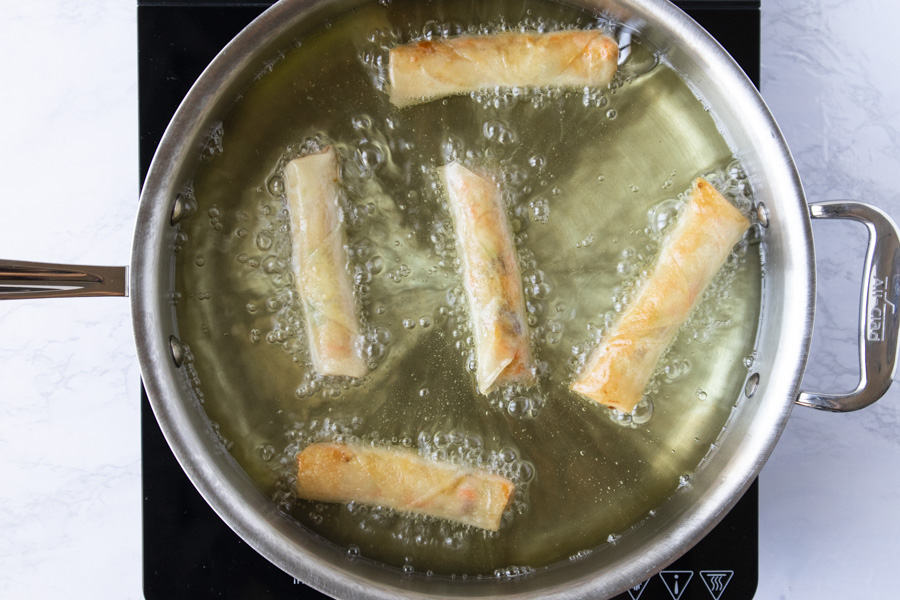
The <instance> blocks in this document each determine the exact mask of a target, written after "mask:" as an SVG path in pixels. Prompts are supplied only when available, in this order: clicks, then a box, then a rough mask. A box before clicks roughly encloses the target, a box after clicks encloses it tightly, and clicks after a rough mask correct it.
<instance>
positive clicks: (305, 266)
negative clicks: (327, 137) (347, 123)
mask: <svg viewBox="0 0 900 600" xmlns="http://www.w3.org/2000/svg"><path fill="white" fill-rule="evenodd" d="M284 179H285V193H286V196H287V205H288V211H289V213H290V220H291V230H292V234H293V235H292V248H291V249H292V267H293V272H294V281H295V285H296V286H297V292H298V294H299V296H300V300H301V302H302V304H303V312H304V318H305V321H306V335H307V338H308V340H309V353H310V356H311V358H312V362H313V367H314V368H315V370H316V372H317V373H319V374H320V375H345V376H349V377H362V376H364V375H365V374H366V373H367V372H368V365H367V364H366V361H365V360H364V359H363V356H362V346H363V344H362V342H363V340H362V336H361V334H360V326H359V315H358V314H357V306H356V299H355V297H354V295H353V284H352V282H351V280H350V274H349V272H348V270H347V251H346V249H345V246H346V233H345V232H344V227H343V225H342V223H341V208H340V204H339V197H340V186H339V185H338V156H337V153H336V152H335V151H334V148H333V147H331V146H329V147H327V148H326V149H325V150H324V151H323V152H321V153H319V154H310V155H306V156H302V157H300V158H297V159H294V160H292V161H291V162H289V163H288V164H287V166H285V168H284Z"/></svg>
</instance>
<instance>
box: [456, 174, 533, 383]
mask: <svg viewBox="0 0 900 600" xmlns="http://www.w3.org/2000/svg"><path fill="white" fill-rule="evenodd" d="M439 171H440V176H441V179H442V180H443V183H444V190H445V191H446V194H447V200H448V204H449V206H450V212H451V214H452V216H453V221H454V224H455V226H456V246H457V248H458V251H459V256H460V260H461V262H462V269H463V287H464V288H465V291H466V297H467V300H468V303H469V313H470V315H471V319H472V329H473V333H474V338H475V356H476V360H477V363H478V364H477V369H476V381H477V384H478V389H479V391H480V392H481V393H482V394H487V393H489V392H490V391H491V390H492V389H493V388H494V387H495V386H497V385H503V384H508V383H524V384H529V383H531V382H532V381H533V380H534V368H533V365H532V359H531V348H530V346H529V341H528V324H527V322H526V321H525V296H524V293H523V291H522V277H521V275H520V274H519V265H518V262H517V260H516V249H515V246H514V244H513V240H512V232H511V230H510V227H509V223H508V222H507V218H506V207H505V206H504V205H503V199H502V198H501V197H500V192H499V190H498V189H497V187H496V186H495V185H494V184H493V182H491V181H490V180H489V179H486V178H484V177H481V176H480V175H477V174H475V173H473V172H472V171H470V170H469V169H467V168H466V167H464V166H462V165H460V164H459V163H451V164H449V165H446V166H444V167H441V168H440V169H439Z"/></svg>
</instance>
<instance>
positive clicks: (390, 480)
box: [297, 443, 514, 531]
mask: <svg viewBox="0 0 900 600" xmlns="http://www.w3.org/2000/svg"><path fill="white" fill-rule="evenodd" d="M513 490H514V486H513V484H512V482H511V481H509V480H508V479H505V478H503V477H501V476H499V475H494V474H491V473H486V472H483V471H477V470H475V469H470V468H465V467H461V466H457V465H450V464H442V463H436V462H432V461H430V460H427V459H425V458H423V457H421V456H419V455H418V454H415V453H414V452H412V451H409V450H405V449H387V448H375V447H371V446H362V445H351V444H339V443H317V444H310V445H309V446H307V447H306V448H305V449H304V450H303V451H302V452H300V454H298V455H297V495H298V496H299V497H300V498H304V499H307V500H317V501H321V502H351V501H353V502H359V503H361V504H368V505H375V506H384V507H387V508H392V509H394V510H396V511H400V512H412V513H418V514H423V515H430V516H432V517H436V518H439V519H446V520H449V521H456V522H458V523H463V524H465V525H471V526H473V527H480V528H482V529H488V530H490V531H497V530H499V529H500V517H501V516H502V514H503V511H504V509H505V508H506V505H507V503H508V502H509V498H510V496H511V495H512V493H513Z"/></svg>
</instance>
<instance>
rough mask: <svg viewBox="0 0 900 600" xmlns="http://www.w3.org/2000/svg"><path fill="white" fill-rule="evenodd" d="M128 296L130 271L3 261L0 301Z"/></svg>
mask: <svg viewBox="0 0 900 600" xmlns="http://www.w3.org/2000/svg"><path fill="white" fill-rule="evenodd" d="M127 295H128V268H127V267H87V266H81V265H59V264H55V263H39V262H25V261H18V260H2V259H0V300H14V299H19V300H26V299H33V298H68V297H73V296H127Z"/></svg>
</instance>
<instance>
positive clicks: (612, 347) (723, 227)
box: [571, 178, 750, 413]
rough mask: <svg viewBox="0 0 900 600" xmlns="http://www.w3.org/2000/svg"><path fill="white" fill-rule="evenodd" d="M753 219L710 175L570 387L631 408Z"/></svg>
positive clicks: (621, 407) (626, 409) (608, 403)
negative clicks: (628, 303)
mask: <svg viewBox="0 0 900 600" xmlns="http://www.w3.org/2000/svg"><path fill="white" fill-rule="evenodd" d="M749 227H750V222H749V221H748V220H747V218H746V217H744V215H742V214H741V212H740V211H739V210H738V209H737V208H736V207H735V206H733V205H732V204H731V203H730V202H728V200H726V199H725V198H724V197H723V196H722V194H720V193H719V192H718V191H717V190H716V189H715V188H714V187H713V186H712V185H711V184H710V183H709V182H707V181H706V180H705V179H702V178H698V179H696V180H695V181H694V185H693V190H692V193H691V198H690V201H689V202H688V204H687V206H686V207H685V209H684V211H683V213H682V215H681V217H680V218H679V221H678V223H677V224H676V226H675V229H674V231H672V233H671V235H670V236H669V238H668V239H667V240H666V242H665V243H664V244H663V247H662V249H661V250H660V255H659V259H658V260H657V264H656V267H655V269H654V271H653V273H652V274H651V275H650V277H649V278H648V280H647V281H646V283H645V284H644V285H643V287H642V289H641V291H640V293H639V294H638V296H637V298H636V299H635V301H634V303H633V304H632V305H631V306H630V307H629V308H628V309H627V310H626V311H625V313H624V314H623V315H622V317H621V318H620V320H619V322H618V323H617V324H616V325H615V326H614V328H613V329H612V331H610V332H609V334H608V335H607V336H606V337H604V338H603V340H602V341H601V342H600V345H599V346H598V347H597V348H596V349H595V350H594V351H593V352H592V353H591V356H590V357H589V358H588V361H587V363H586V364H585V366H584V370H583V371H582V373H581V375H580V376H579V377H578V379H576V381H575V382H574V383H573V384H572V385H571V389H572V390H573V391H575V392H578V393H579V394H581V395H582V396H585V397H587V398H590V399H591V400H594V401H595V402H598V403H599V404H603V405H605V406H609V407H611V408H615V409H616V410H619V411H622V412H625V413H630V412H632V411H633V410H634V407H635V405H636V404H637V403H638V402H640V400H641V397H642V396H643V392H644V388H645V387H646V386H647V383H648V381H649V380H650V377H651V376H652V375H653V372H654V371H655V370H656V365H657V363H658V362H659V359H660V358H661V357H662V354H663V353H664V352H665V350H666V348H668V346H669V344H670V343H671V342H672V340H673V339H674V337H675V334H676V333H677V332H678V329H679V328H680V327H681V326H682V325H683V324H684V322H685V321H686V320H687V318H688V316H689V315H690V313H691V310H692V308H693V307H694V305H695V304H696V303H697V301H698V300H699V298H700V297H701V296H702V295H703V292H704V291H705V290H706V287H707V286H708V285H709V283H710V282H711V281H712V280H713V278H714V277H715V275H716V273H718V271H719V269H720V268H721V267H722V265H723V264H724V263H725V260H726V259H727V258H728V255H729V254H730V253H731V249H732V248H733V247H734V245H735V244H736V243H737V242H738V241H739V240H740V239H741V237H742V236H743V235H744V232H745V231H746V230H747V229H748V228H749Z"/></svg>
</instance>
